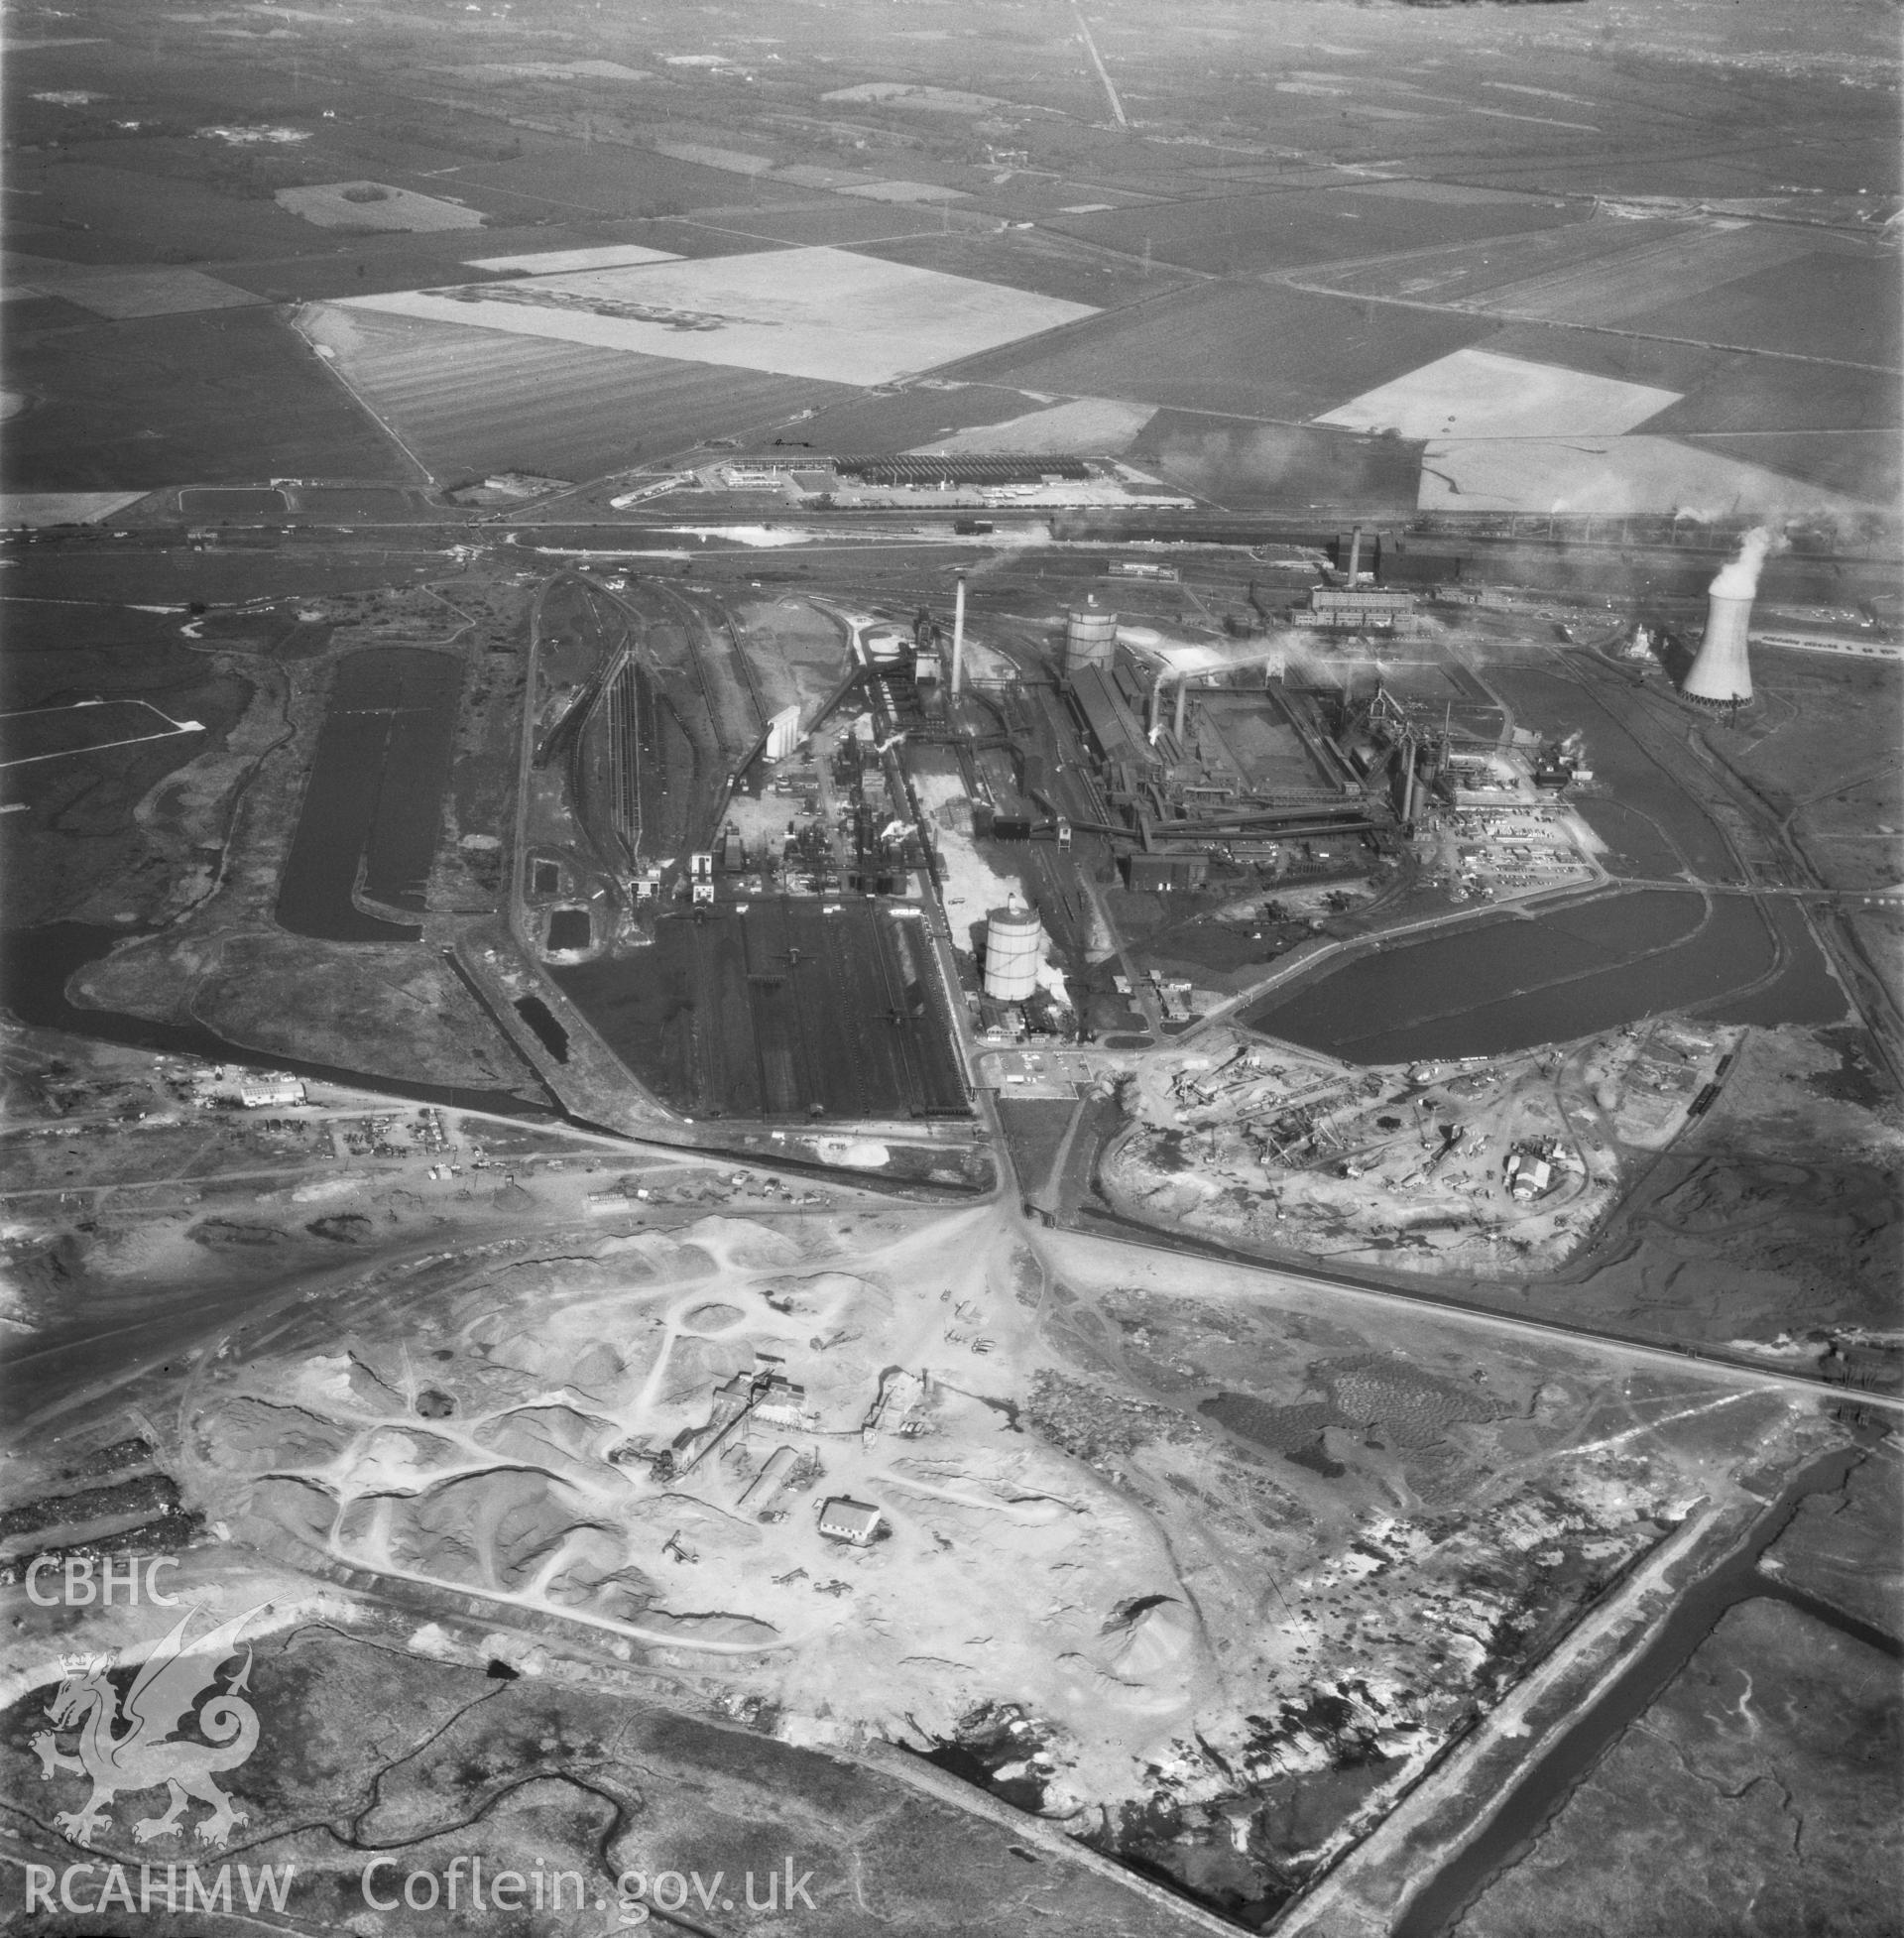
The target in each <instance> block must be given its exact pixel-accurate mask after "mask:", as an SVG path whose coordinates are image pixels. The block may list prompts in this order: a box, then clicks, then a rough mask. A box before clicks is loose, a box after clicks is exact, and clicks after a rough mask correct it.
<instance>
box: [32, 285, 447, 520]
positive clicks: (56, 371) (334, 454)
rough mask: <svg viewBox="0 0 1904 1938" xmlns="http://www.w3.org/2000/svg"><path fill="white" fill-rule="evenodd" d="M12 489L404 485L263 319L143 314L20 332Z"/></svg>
mask: <svg viewBox="0 0 1904 1938" xmlns="http://www.w3.org/2000/svg"><path fill="white" fill-rule="evenodd" d="M7 347H8V356H9V364H10V370H11V381H12V382H13V383H14V385H16V386H17V387H18V388H20V389H23V390H26V391H29V392H30V393H31V394H32V395H33V397H34V399H35V408H34V409H33V410H32V411H30V412H28V413H27V414H26V415H24V416H22V417H20V418H17V419H15V420H14V421H13V422H12V423H11V424H9V425H8V435H7V440H6V449H5V454H4V459H3V460H0V463H3V464H4V476H5V480H6V484H7V487H8V489H10V490H36V491H88V490H115V489H117V490H131V489H137V488H141V487H144V488H147V489H151V488H155V487H158V486H160V485H169V484H177V483H179V482H181V481H183V480H192V481H195V482H199V483H205V484H218V483H222V482H227V481H229V482H231V483H243V482H248V481H249V480H251V479H253V478H256V477H259V476H261V475H263V476H273V475H276V476H288V477H310V476H315V477H324V476H329V477H346V478H379V477H383V478H402V477H406V476H408V475H409V467H408V466H407V465H405V464H404V463H403V461H402V459H401V457H400V456H399V455H398V453H397V452H396V451H395V450H394V448H393V447H392V445H391V444H390V442H389V440H388V439H387V438H386V437H385V436H384V435H383V433H382V432H381V431H379V430H378V429H377V427H376V426H375V425H374V424H371V423H369V422H368V421H367V420H366V418H365V416H364V414H363V413H362V412H361V411H360V410H359V409H358V408H357V407H356V406H355V405H354V404H352V403H351V401H350V399H349V397H348V396H347V395H346V394H345V393H344V391H343V390H342V389H341V388H340V387H339V386H338V384H337V382H336V380H335V379H334V378H333V377H331V376H330V375H329V374H328V373H327V372H326V371H325V370H324V369H323V367H322V366H321V365H320V364H319V363H318V362H317V360H316V359H315V358H314V357H312V355H311V354H310V351H309V348H308V347H307V346H306V345H305V344H304V343H302V342H301V341H299V339H298V338H297V336H296V335H295V334H294V333H293V332H292V331H291V330H289V329H287V328H286V327H285V326H284V324H283V323H282V322H281V321H280V320H279V319H278V318H277V317H276V316H274V315H273V314H272V313H271V312H270V311H268V310H265V309H262V308H257V309H230V310H218V311H214V312H211V313H209V314H197V315H177V316H153V317H145V318H142V319H139V320H137V321H132V322H123V323H99V324H95V325H94V326H93V327H91V328H89V329H55V330H48V331H45V332H40V333H30V332H22V333H20V334H19V335H17V336H11V337H10V339H9V342H8V346H7Z"/></svg>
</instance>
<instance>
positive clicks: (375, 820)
mask: <svg viewBox="0 0 1904 1938" xmlns="http://www.w3.org/2000/svg"><path fill="white" fill-rule="evenodd" d="M462 673H463V669H462V665H461V663H460V662H459V661H457V660H454V659H451V658H450V657H449V656H448V655H447V654H442V653H429V652H424V651H421V650H420V649H417V648H414V647H388V648H379V649H374V650H372V651H369V652H364V653H353V654H351V655H349V656H348V657H347V658H346V659H344V660H342V661H340V662H339V663H338V666H337V671H336V674H335V676H334V678H333V679H332V682H331V688H330V702H329V705H328V707H327V708H326V710H325V713H324V724H323V726H322V728H321V729H320V730H319V731H318V735H317V751H316V754H315V756H314V758H313V759H312V762H311V769H310V778H309V780H308V781H307V782H306V783H305V784H304V798H303V803H302V805H301V806H300V808H299V809H298V814H297V833H296V834H295V835H294V836H293V837H292V844H291V854H290V857H289V859H288V860H287V861H286V864H285V876H284V881H283V883H282V884H281V885H280V888H279V892H278V919H279V921H280V922H281V923H282V924H283V925H284V926H285V927H286V928H288V929H290V930H292V931H293V933H294V934H297V935H314V936H318V937H320V938H321V939H323V940H325V941H329V942H414V941H416V939H417V937H418V936H419V935H421V933H422V930H421V929H420V928H414V927H411V926H409V925H408V924H406V923H402V922H391V921H385V920H383V919H382V918H381V917H379V916H376V915H372V914H367V913H366V912H365V911H364V910H363V909H361V908H358V907H357V905H356V902H355V900H354V899H353V898H354V896H355V893H356V891H357V888H358V884H359V881H360V878H361V882H362V890H363V893H364V894H365V895H366V896H368V897H370V898H371V899H372V900H374V901H377V902H381V903H384V904H387V905H388V906H390V907H392V908H409V909H414V910H416V913H418V914H421V913H422V911H423V893H424V889H425V886H426V884H427V882H428V879H429V865H430V860H431V857H432V856H433V855H434V854H435V851H436V835H437V830H438V827H439V825H440V822H441V818H442V797H443V787H444V785H445V783H446V782H447V781H448V779H449V755H450V739H451V736H452V734H453V733H454V731H455V724H456V699H457V694H458V692H459V690H460V688H461V685H462Z"/></svg>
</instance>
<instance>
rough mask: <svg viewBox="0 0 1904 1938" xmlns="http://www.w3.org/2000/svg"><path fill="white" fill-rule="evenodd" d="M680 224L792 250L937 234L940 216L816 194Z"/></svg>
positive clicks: (701, 213) (717, 211) (706, 213)
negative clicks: (929, 232)
mask: <svg viewBox="0 0 1904 1938" xmlns="http://www.w3.org/2000/svg"><path fill="white" fill-rule="evenodd" d="M675 220H676V221H677V222H678V223H679V225H680V226H681V227H682V228H684V229H691V230H706V231H708V232H711V233H714V234H718V235H729V236H743V237H751V238H753V239H755V240H757V241H760V242H779V243H784V244H786V245H787V246H789V247H799V248H813V247H830V248H836V249H847V248H853V247H855V246H856V245H859V244H863V243H869V242H883V241H888V240H891V239H894V238H897V237H900V236H909V235H914V234H916V233H917V232H918V231H919V230H920V229H921V228H923V227H924V226H925V224H926V223H928V222H929V223H931V224H932V226H933V230H934V232H935V233H936V231H937V227H938V222H939V217H938V215H937V214H936V213H933V214H930V215H919V214H915V213H914V212H913V211H912V210H910V209H904V208H882V207H877V206H876V207H871V208H869V207H868V206H867V205H866V204H865V203H864V202H858V201H842V200H841V199H840V198H839V197H838V196H834V195H828V196H824V197H821V196H815V197H813V198H812V199H811V200H809V201H790V202H788V203H786V204H785V205H783V206H773V205H771V204H770V205H768V206H765V207H760V208H752V207H749V208H697V209H696V210H695V211H694V212H693V214H691V215H682V216H677V217H676V218H675Z"/></svg>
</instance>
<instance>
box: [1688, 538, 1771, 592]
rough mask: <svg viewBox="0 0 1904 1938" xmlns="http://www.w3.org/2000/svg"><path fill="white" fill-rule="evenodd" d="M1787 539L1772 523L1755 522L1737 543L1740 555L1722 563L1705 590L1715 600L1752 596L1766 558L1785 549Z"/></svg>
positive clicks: (1756, 587)
mask: <svg viewBox="0 0 1904 1938" xmlns="http://www.w3.org/2000/svg"><path fill="white" fill-rule="evenodd" d="M1784 545H1785V541H1784V540H1783V539H1782V538H1781V537H1780V536H1779V535H1778V533H1776V532H1774V531H1773V530H1772V528H1771V527H1770V526H1769V525H1755V526H1753V527H1752V529H1751V530H1750V531H1749V532H1747V533H1746V534H1745V536H1744V538H1742V539H1741V540H1740V541H1739V543H1738V556H1737V557H1736V558H1733V559H1730V560H1728V561H1727V562H1726V563H1725V564H1724V565H1722V566H1721V567H1720V570H1719V576H1718V577H1717V578H1716V579H1714V581H1713V582H1712V584H1711V585H1709V586H1708V587H1707V588H1706V590H1707V592H1708V594H1709V595H1710V596H1711V597H1712V598H1715V599H1749V598H1752V597H1753V596H1754V595H1755V594H1756V593H1757V591H1758V574H1759V571H1760V568H1761V567H1762V566H1763V565H1764V563H1765V560H1766V559H1767V558H1768V557H1769V556H1770V555H1771V554H1772V553H1773V552H1774V551H1779V550H1782V549H1783V548H1784Z"/></svg>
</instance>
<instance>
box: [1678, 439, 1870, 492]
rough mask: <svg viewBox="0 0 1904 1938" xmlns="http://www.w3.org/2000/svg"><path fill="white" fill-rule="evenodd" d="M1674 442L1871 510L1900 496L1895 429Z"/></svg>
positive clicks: (1679, 440) (1680, 440)
mask: <svg viewBox="0 0 1904 1938" xmlns="http://www.w3.org/2000/svg"><path fill="white" fill-rule="evenodd" d="M1677 441H1678V442H1680V443H1682V444H1686V445H1689V446H1691V447H1692V448H1693V449H1695V450H1700V451H1710V452H1712V453H1713V454H1714V455H1715V456H1717V457H1724V458H1726V459H1728V460H1729V461H1730V462H1732V463H1736V464H1750V465H1755V466H1758V467H1760V468H1762V469H1765V470H1768V471H1777V472H1782V473H1783V474H1784V475H1785V476H1786V477H1788V478H1797V479H1799V480H1800V481H1801V482H1803V483H1805V484H1808V485H1818V486H1820V487H1822V488H1823V489H1825V490H1827V491H1839V492H1843V493H1844V494H1845V496H1847V497H1850V498H1862V499H1865V500H1867V501H1869V502H1870V503H1872V504H1875V505H1895V504H1896V503H1897V502H1898V499H1899V497H1900V495H1904V451H1900V448H1899V440H1898V436H1897V433H1896V432H1895V431H1894V430H1763V431H1751V432H1746V433H1743V434H1739V435H1734V436H1682V437H1681V438H1679V439H1678V440H1677Z"/></svg>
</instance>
